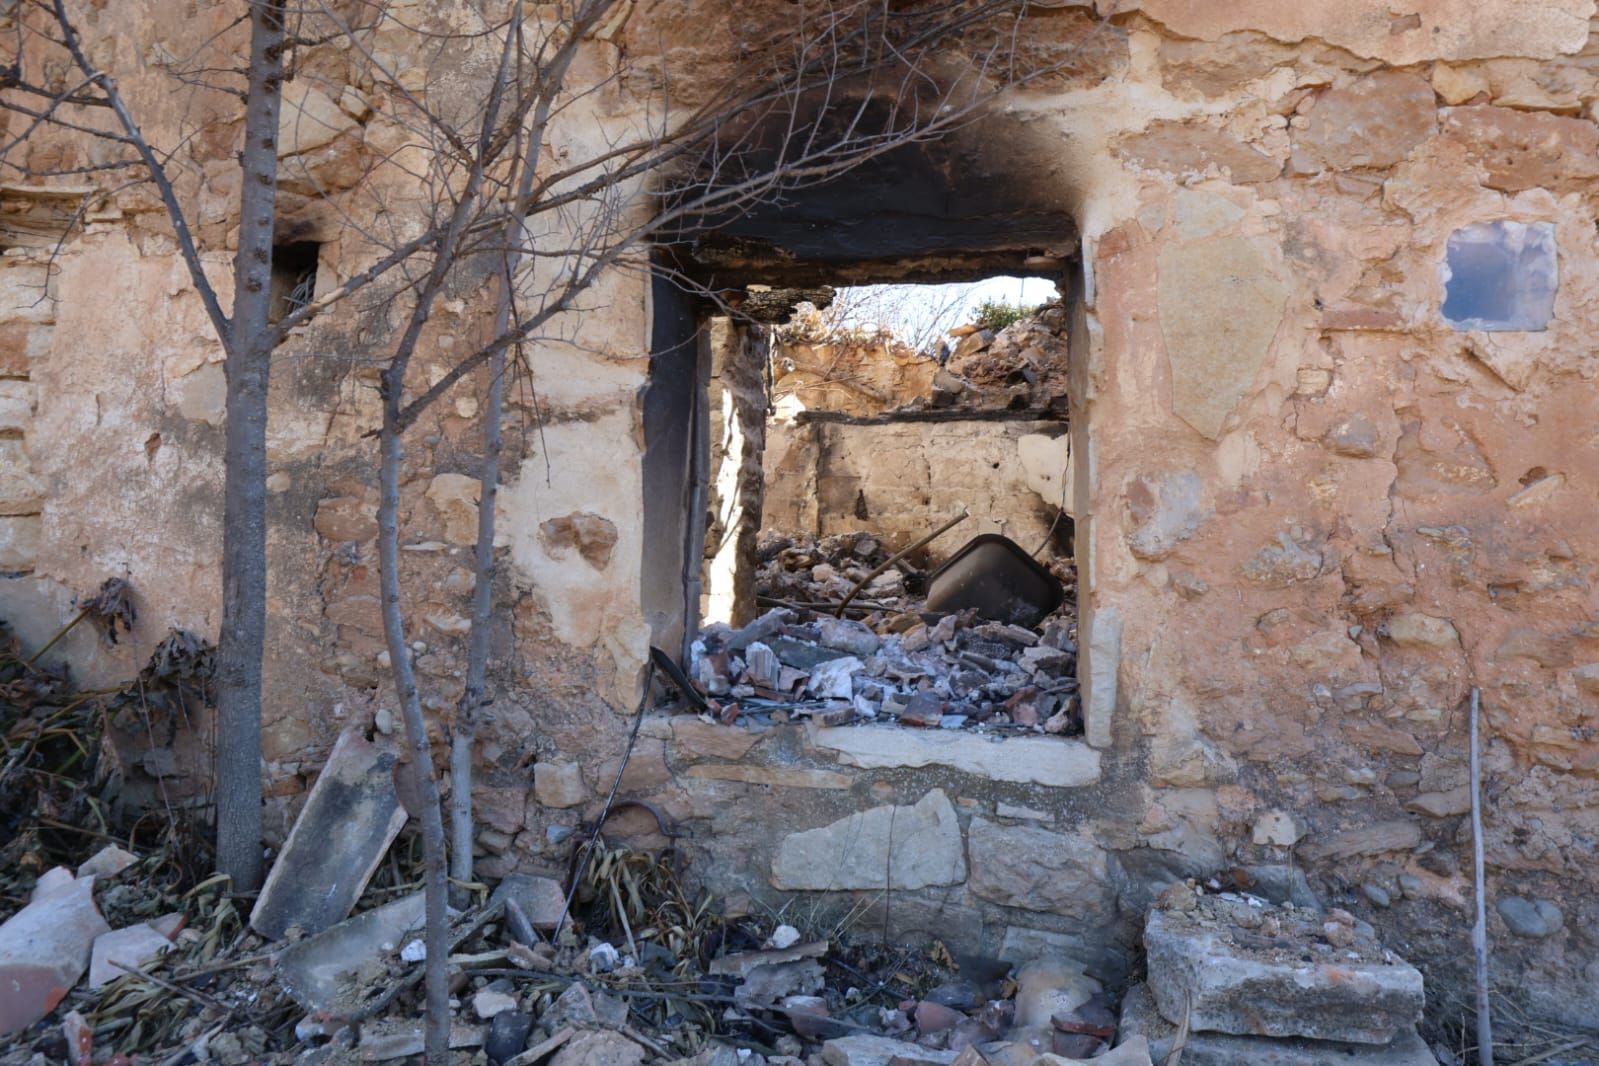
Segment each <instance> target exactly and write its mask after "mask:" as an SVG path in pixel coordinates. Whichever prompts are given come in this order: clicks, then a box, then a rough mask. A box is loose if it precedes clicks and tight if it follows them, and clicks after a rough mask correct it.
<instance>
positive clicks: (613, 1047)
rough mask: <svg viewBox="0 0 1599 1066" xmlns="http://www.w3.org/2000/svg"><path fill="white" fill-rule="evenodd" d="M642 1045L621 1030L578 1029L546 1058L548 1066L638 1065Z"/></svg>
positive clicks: (641, 1055)
mask: <svg viewBox="0 0 1599 1066" xmlns="http://www.w3.org/2000/svg"><path fill="white" fill-rule="evenodd" d="M643 1061H644V1049H643V1048H641V1047H639V1046H638V1045H637V1044H635V1043H634V1042H633V1041H631V1040H629V1039H628V1038H627V1037H625V1036H623V1035H622V1034H621V1033H615V1032H612V1031H611V1030H609V1029H594V1030H590V1031H588V1032H584V1033H578V1034H577V1035H575V1036H573V1037H572V1039H571V1040H568V1041H567V1042H566V1045H565V1046H564V1047H562V1048H561V1050H560V1051H558V1052H556V1053H555V1058H553V1059H551V1060H550V1066H638V1064H639V1063H641V1062H643Z"/></svg>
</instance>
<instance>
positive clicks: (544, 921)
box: [489, 874, 566, 930]
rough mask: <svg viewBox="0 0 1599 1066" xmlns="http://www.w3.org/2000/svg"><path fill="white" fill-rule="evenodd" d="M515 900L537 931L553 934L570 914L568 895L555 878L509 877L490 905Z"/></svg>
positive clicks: (502, 883)
mask: <svg viewBox="0 0 1599 1066" xmlns="http://www.w3.org/2000/svg"><path fill="white" fill-rule="evenodd" d="M506 899H512V900H515V901H516V905H517V906H518V907H520V908H521V910H522V915H523V917H525V918H526V919H527V920H528V924H529V925H531V926H532V927H533V928H534V929H539V930H550V929H554V928H555V926H556V925H557V924H558V923H559V922H560V920H561V915H562V913H563V912H565V910H566V892H565V891H564V890H563V889H562V888H561V883H560V882H559V881H557V880H555V879H554V878H553V877H537V876H534V875H532V874H509V875H507V876H506V877H505V879H504V880H502V881H501V882H500V883H499V884H498V885H496V886H495V888H494V894H493V895H492V896H490V897H489V903H490V904H493V903H496V902H498V901H500V900H506Z"/></svg>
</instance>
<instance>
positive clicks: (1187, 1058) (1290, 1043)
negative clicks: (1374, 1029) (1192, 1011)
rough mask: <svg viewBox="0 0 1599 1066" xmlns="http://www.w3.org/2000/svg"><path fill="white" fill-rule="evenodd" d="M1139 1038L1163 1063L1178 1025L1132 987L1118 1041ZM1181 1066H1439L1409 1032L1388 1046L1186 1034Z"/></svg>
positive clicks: (1145, 990) (1142, 987) (1143, 988)
mask: <svg viewBox="0 0 1599 1066" xmlns="http://www.w3.org/2000/svg"><path fill="white" fill-rule="evenodd" d="M1136 1037H1143V1038H1144V1039H1146V1040H1148V1041H1149V1053H1150V1056H1151V1057H1152V1058H1153V1059H1154V1060H1155V1061H1156V1062H1164V1061H1165V1060H1166V1057H1167V1056H1168V1055H1170V1054H1171V1052H1172V1049H1173V1047H1174V1046H1175V1045H1176V1043H1177V1026H1176V1025H1174V1024H1173V1023H1171V1022H1169V1021H1167V1020H1166V1019H1165V1018H1162V1017H1161V1016H1160V1012H1159V1011H1157V1010H1156V1009H1155V1001H1154V998H1153V997H1152V996H1151V995H1150V993H1149V986H1148V985H1134V986H1133V987H1132V988H1130V989H1128V990H1127V995H1126V996H1124V997H1123V998H1122V1014H1121V1026H1120V1028H1119V1029H1118V1030H1117V1038H1118V1039H1120V1040H1123V1041H1127V1040H1131V1039H1134V1038H1136ZM1182 1061H1183V1063H1184V1066H1438V1060H1437V1059H1436V1058H1434V1057H1433V1054H1432V1052H1431V1051H1428V1050H1427V1042H1426V1041H1425V1040H1423V1039H1422V1038H1421V1037H1420V1036H1419V1035H1418V1034H1417V1033H1416V1030H1415V1027H1414V1026H1412V1027H1409V1028H1407V1029H1405V1030H1403V1031H1402V1032H1401V1033H1400V1034H1399V1035H1398V1036H1397V1037H1395V1038H1394V1039H1393V1040H1392V1041H1391V1042H1390V1043H1387V1044H1350V1043H1346V1042H1344V1041H1334V1040H1273V1039H1271V1038H1270V1037H1261V1036H1233V1035H1231V1034H1228V1033H1198V1032H1190V1033H1189V1034H1188V1038H1187V1040H1186V1042H1185V1043H1184V1044H1183V1053H1182Z"/></svg>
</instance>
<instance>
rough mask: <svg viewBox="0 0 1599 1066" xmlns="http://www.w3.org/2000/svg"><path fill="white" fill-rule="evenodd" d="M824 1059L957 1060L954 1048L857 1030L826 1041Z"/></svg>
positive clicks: (858, 1063) (840, 1062) (900, 1063)
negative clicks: (851, 1034) (948, 1049)
mask: <svg viewBox="0 0 1599 1066" xmlns="http://www.w3.org/2000/svg"><path fill="white" fill-rule="evenodd" d="M822 1061H823V1062H824V1063H826V1064H827V1066H947V1064H948V1063H952V1062H954V1061H955V1052H953V1051H938V1050H935V1049H933V1048H926V1047H922V1046H921V1045H920V1044H910V1043H906V1042H905V1041H903V1040H895V1039H893V1038H892V1037H887V1036H874V1035H872V1034H870V1033H857V1034H855V1035H854V1036H842V1037H839V1038H838V1039H836V1040H829V1041H827V1043H825V1044H823V1045H822Z"/></svg>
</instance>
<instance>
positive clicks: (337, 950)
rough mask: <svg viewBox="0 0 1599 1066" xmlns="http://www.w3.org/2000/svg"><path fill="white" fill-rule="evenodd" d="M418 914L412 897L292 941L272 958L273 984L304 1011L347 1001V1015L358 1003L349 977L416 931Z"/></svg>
mask: <svg viewBox="0 0 1599 1066" xmlns="http://www.w3.org/2000/svg"><path fill="white" fill-rule="evenodd" d="M423 914H424V904H423V896H422V893H420V892H418V893H416V894H414V895H410V896H404V897H401V898H400V899H397V900H395V901H394V902H392V903H385V904H384V905H383V906H381V907H375V908H373V909H372V910H369V911H362V912H361V913H360V914H357V915H356V916H355V917H354V918H350V919H348V920H346V921H343V922H340V923H339V924H338V925H335V926H333V927H332V928H329V929H324V930H323V931H322V932H320V933H318V934H317V935H316V936H313V937H307V938H306V939H304V940H300V941H296V942H295V943H293V944H290V945H289V946H288V947H286V948H284V949H283V951H282V952H281V953H280V954H279V955H278V962H277V971H278V981H279V983H281V984H282V985H283V987H284V988H285V989H286V990H287V991H288V993H289V995H290V996H293V997H294V1000H295V1002H296V1003H298V1004H300V1006H302V1007H304V1008H306V1009H307V1010H311V1011H324V1010H326V1011H336V1009H337V1008H339V1007H340V1006H341V997H353V998H349V999H348V1001H347V1002H344V1003H343V1004H342V1005H343V1006H347V1007H349V1008H350V1009H352V1010H353V1009H355V1008H357V1007H359V1006H360V1005H361V1004H360V1002H359V989H358V988H357V987H356V983H355V982H353V981H352V978H354V977H355V975H356V974H357V973H358V972H359V971H360V970H361V968H362V967H363V966H367V965H369V964H371V963H373V962H375V961H376V960H378V959H381V958H383V957H384V956H385V955H387V954H389V953H390V952H393V951H395V950H397V949H398V948H399V947H400V946H401V945H402V944H404V943H405V942H406V940H407V939H409V934H411V933H413V932H415V931H417V930H420V929H421V928H422V923H423Z"/></svg>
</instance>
